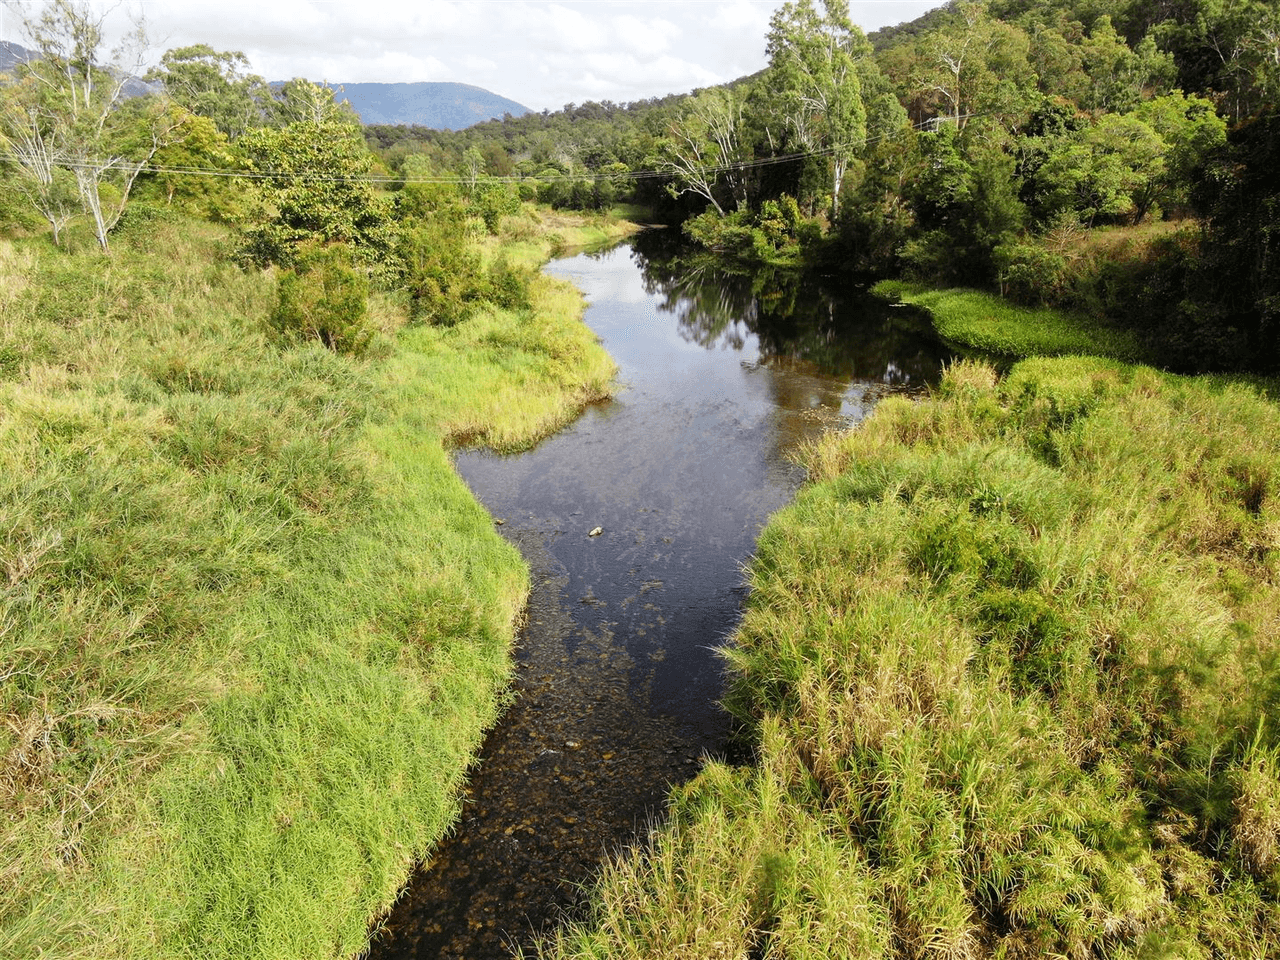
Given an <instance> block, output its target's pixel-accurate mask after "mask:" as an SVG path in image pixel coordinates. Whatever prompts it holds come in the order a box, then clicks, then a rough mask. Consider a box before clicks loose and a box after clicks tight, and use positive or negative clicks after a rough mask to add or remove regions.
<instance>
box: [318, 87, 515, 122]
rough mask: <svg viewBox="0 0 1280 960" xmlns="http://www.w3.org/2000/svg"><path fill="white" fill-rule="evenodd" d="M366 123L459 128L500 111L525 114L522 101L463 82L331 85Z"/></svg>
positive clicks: (495, 117)
mask: <svg viewBox="0 0 1280 960" xmlns="http://www.w3.org/2000/svg"><path fill="white" fill-rule="evenodd" d="M333 86H334V87H335V88H336V89H337V91H338V93H337V97H338V99H339V100H346V101H347V102H348V103H350V104H351V106H352V107H353V108H354V109H355V111H356V113H358V114H360V119H361V120H362V121H363V122H364V123H366V124H372V123H389V124H397V123H403V124H417V125H418V126H422V127H433V128H435V129H436V130H461V129H463V128H464V127H469V126H471V125H472V124H475V123H481V122H482V121H485V120H500V119H501V118H502V115H503V114H506V113H509V114H511V115H512V116H513V117H521V116H524V115H525V114H526V113H529V108H528V107H526V106H524V105H523V104H520V103H516V102H515V101H514V100H508V99H507V98H506V97H500V96H498V95H497V94H496V93H490V92H489V91H488V90H484V89H482V88H480V87H473V86H470V85H469V84H465V83H427V82H423V83H343V84H334V85H333Z"/></svg>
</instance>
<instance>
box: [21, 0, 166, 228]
mask: <svg viewBox="0 0 1280 960" xmlns="http://www.w3.org/2000/svg"><path fill="white" fill-rule="evenodd" d="M10 5H11V6H13V7H15V8H17V9H18V11H19V15H20V16H21V27H22V31H23V33H24V34H25V36H26V38H27V40H28V41H29V42H30V43H31V44H32V45H33V46H34V48H35V51H36V53H37V56H36V57H35V58H33V59H31V60H29V61H27V62H25V63H23V64H20V65H19V66H18V67H17V69H16V71H15V72H16V75H17V80H18V82H17V85H16V87H15V88H14V89H12V90H10V91H6V101H7V102H6V105H5V109H4V111H3V112H2V113H0V123H3V128H0V135H2V137H3V143H4V146H5V147H6V148H7V149H8V150H9V152H10V154H11V155H12V156H13V157H14V159H15V161H16V162H17V163H18V165H19V167H20V169H21V170H22V174H23V176H24V177H25V178H26V180H27V183H28V188H27V193H28V196H30V197H31V198H32V202H33V203H34V204H35V205H36V207H37V209H38V210H40V212H41V215H42V216H44V217H45V219H46V220H48V221H49V223H50V224H51V225H52V227H53V231H54V240H55V242H58V239H59V235H60V232H61V227H62V226H63V225H65V223H66V222H67V220H68V219H69V214H68V206H67V203H66V194H67V189H66V187H67V176H66V175H67V174H70V177H71V179H72V180H73V181H74V183H75V190H76V195H77V197H78V199H79V202H80V206H81V208H82V210H83V211H84V212H86V213H88V214H89V215H90V216H91V218H92V220H93V231H94V237H95V238H96V239H97V241H98V244H99V246H100V247H101V248H102V250H103V251H104V252H105V251H106V250H107V248H108V242H107V234H108V233H109V232H110V231H111V229H112V228H113V227H114V226H115V225H116V223H117V222H118V221H119V219H120V216H121V214H123V213H124V208H125V204H126V203H127V202H128V199H129V192H130V190H131V189H132V187H133V183H134V181H135V180H136V178H137V176H138V174H139V173H140V172H141V170H142V168H143V167H144V166H145V165H146V164H147V162H148V161H149V160H150V159H151V158H152V156H153V155H154V154H155V152H156V151H157V150H158V149H159V148H160V147H161V146H163V145H164V144H165V143H168V142H171V141H172V140H173V139H174V138H175V137H176V136H177V135H178V134H177V133H176V131H177V129H178V127H179V124H180V123H181V114H180V113H178V112H176V111H173V110H171V109H170V108H169V105H168V103H167V102H166V101H165V99H164V98H162V97H157V96H154V95H152V96H145V97H133V98H130V97H128V96H126V94H125V86H126V84H127V83H128V82H129V81H130V79H131V78H132V77H134V76H136V75H137V74H138V73H140V72H141V67H142V63H143V59H144V57H145V54H146V50H147V38H146V31H145V28H144V26H143V25H142V23H141V22H135V23H134V25H133V28H132V29H131V30H130V31H129V33H128V34H127V35H126V37H125V39H124V40H123V41H122V42H121V44H120V45H119V46H118V47H117V48H116V49H115V50H113V51H111V54H110V60H109V61H108V62H106V63H104V62H103V42H104V24H105V15H99V14H97V13H96V12H95V11H94V9H93V8H92V7H90V6H89V5H88V4H85V3H77V2H74V0H51V2H50V3H49V4H47V5H46V6H45V7H44V8H43V10H42V11H41V12H40V13H39V14H38V15H37V14H34V13H33V14H31V15H27V14H26V13H24V12H23V11H22V10H21V8H19V7H18V5H17V4H16V3H13V2H11V0H10Z"/></svg>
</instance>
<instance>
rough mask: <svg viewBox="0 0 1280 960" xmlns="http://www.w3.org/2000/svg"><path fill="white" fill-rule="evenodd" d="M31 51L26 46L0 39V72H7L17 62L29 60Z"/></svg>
mask: <svg viewBox="0 0 1280 960" xmlns="http://www.w3.org/2000/svg"><path fill="white" fill-rule="evenodd" d="M31 57H32V53H31V51H30V50H28V49H27V48H26V47H20V46H18V44H16V43H10V42H9V41H8V40H0V73H8V72H9V71H10V70H12V69H13V68H14V67H16V66H17V65H18V64H20V63H22V62H23V61H25V60H30V59H31Z"/></svg>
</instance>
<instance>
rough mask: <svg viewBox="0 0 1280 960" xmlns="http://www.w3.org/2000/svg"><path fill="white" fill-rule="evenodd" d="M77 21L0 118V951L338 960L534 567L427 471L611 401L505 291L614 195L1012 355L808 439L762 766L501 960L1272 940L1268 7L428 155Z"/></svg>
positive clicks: (761, 709)
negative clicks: (469, 450) (545, 932)
mask: <svg viewBox="0 0 1280 960" xmlns="http://www.w3.org/2000/svg"><path fill="white" fill-rule="evenodd" d="M102 16H103V15H101V14H99V13H97V12H96V8H95V7H91V6H89V5H85V4H81V3H77V2H73V0H52V2H50V3H47V4H45V5H44V6H43V7H42V8H41V9H40V10H39V11H37V12H35V13H32V14H31V15H30V16H28V17H26V18H25V19H24V24H25V28H26V37H25V40H26V43H28V44H29V47H28V48H27V50H28V52H29V53H30V54H31V56H30V58H28V59H25V60H21V59H20V60H17V61H15V63H14V66H13V67H12V69H11V71H10V72H9V74H8V75H7V76H6V77H5V78H4V80H3V82H2V83H0V145H3V152H2V153H0V168H2V171H3V177H2V178H0V530H2V531H3V535H2V536H0V569H2V571H3V579H2V580H0V589H2V590H3V602H2V603H0V814H2V815H0V956H6V957H8V956H13V957H37V956H56V957H94V958H104V957H120V958H165V957H187V956H200V957H210V958H213V957H227V958H249V957H262V958H302V957H318V956H330V957H332V956H338V957H345V956H354V955H356V954H358V953H360V952H361V951H362V950H364V949H365V948H366V946H367V944H368V940H369V936H370V930H371V924H373V923H375V922H376V920H377V918H378V917H379V916H380V915H381V914H382V913H383V912H384V911H385V909H386V908H387V906H388V904H389V903H390V902H391V901H392V900H394V898H395V896H396V893H397V891H398V889H399V888H400V886H401V884H402V883H403V882H404V880H405V878H406V876H407V874H408V872H409V870H410V868H411V866H412V865H413V863H415V862H416V861H418V860H421V859H423V858H429V856H430V851H431V849H432V846H433V845H434V844H435V843H436V842H437V841H438V840H439V839H440V837H441V836H443V834H444V833H445V832H446V831H447V830H448V828H449V826H450V824H451V823H452V822H453V819H454V817H455V815H456V813H457V805H458V795H459V790H460V786H461V784H462V782H463V780H464V778H465V775H466V770H467V767H468V765H469V763H470V762H471V761H472V758H473V756H474V754H475V751H476V749H477V747H478V744H479V742H480V738H481V737H482V735H483V733H484V731H485V730H486V729H487V728H488V727H490V726H491V725H492V724H493V723H494V722H495V721H496V719H497V717H498V716H499V714H500V712H501V709H502V706H503V704H504V702H505V698H506V697H507V695H508V694H507V692H506V691H507V683H508V680H509V677H510V674H511V669H512V663H511V655H510V650H511V645H512V642H513V639H514V634H515V630H516V627H517V625H518V622H519V619H520V616H521V613H522V609H523V604H524V601H525V596H526V592H527V589H528V572H527V568H526V567H525V565H524V563H523V561H522V560H521V558H520V557H519V555H518V554H517V553H516V552H515V550H514V549H513V548H512V547H511V546H510V545H509V544H507V543H506V542H505V541H504V540H502V539H501V538H500V537H499V536H498V535H497V534H496V532H495V530H494V525H493V522H492V519H491V518H490V517H489V516H487V514H486V513H485V512H484V510H483V509H482V508H481V507H480V506H479V505H478V504H477V503H476V502H475V500H474V499H473V498H472V496H471V495H470V493H469V492H468V491H467V490H466V489H465V487H464V486H463V485H462V483H461V481H460V480H459V479H458V477H457V476H456V474H455V472H454V471H453V469H452V466H451V464H450V461H449V455H448V451H449V449H450V448H451V447H453V446H457V445H459V444H485V445H488V446H491V447H494V448H496V449H499V450H517V449H521V448H523V447H527V446H529V445H531V444H533V443H535V442H537V441H538V440H539V439H540V438H542V437H545V436H547V435H548V434H549V433H551V432H553V431H555V430H556V429H558V428H559V427H560V426H562V425H564V424H565V423H567V422H569V421H570V420H572V419H573V417H574V416H576V415H577V413H578V412H579V411H580V410H581V409H582V408H583V407H584V406H585V405H586V404H589V403H591V402H593V401H595V400H598V399H600V398H603V397H606V396H608V394H609V392H610V390H611V389H612V377H613V373H614V368H613V365H612V363H611V361H610V360H609V358H608V357H607V356H606V355H605V353H604V351H603V350H602V348H601V347H600V345H599V344H598V343H597V342H596V341H595V339H594V337H593V336H592V335H591V333H590V331H589V330H588V329H587V328H586V327H585V326H584V325H583V324H582V323H581V319H580V318H581V311H582V300H581V296H580V295H579V294H578V293H577V291H575V290H573V289H572V287H570V286H568V285H567V284H564V283H561V282H558V281H554V280H551V279H548V278H546V277H544V276H541V275H540V274H538V273H537V269H538V267H539V265H540V264H541V263H542V262H544V261H545V260H546V259H547V258H548V257H549V256H551V255H552V253H553V252H555V251H557V250H560V249H563V248H565V247H568V246H572V245H575V244H578V243H585V242H602V241H605V240H608V239H610V238H617V237H620V236H622V235H623V234H624V233H625V232H626V231H627V230H629V229H633V228H632V227H631V225H630V224H629V223H628V222H627V220H626V219H625V217H627V216H630V217H631V218H632V219H644V220H646V221H647V222H654V221H658V222H663V223H666V224H668V225H670V226H671V227H672V228H673V229H680V230H682V231H683V233H684V235H685V236H686V237H687V238H688V240H689V242H690V245H691V246H692V247H693V248H695V249H696V250H698V251H699V252H698V253H697V254H694V255H691V258H692V259H691V262H696V257H697V256H704V257H710V256H714V257H717V258H721V259H731V260H733V261H735V262H736V263H738V264H740V265H743V268H744V269H750V267H751V266H752V265H760V264H767V265H769V266H770V268H771V269H776V268H779V267H786V268H791V269H795V270H802V271H809V272H812V273H815V274H822V275H824V276H826V277H829V278H831V277H834V278H837V279H842V280H846V281H847V282H849V283H850V284H861V285H865V284H867V283H871V282H878V283H879V284H880V285H879V286H878V287H877V288H876V289H877V290H878V291H879V292H880V293H881V294H882V295H884V296H887V297H891V298H894V299H897V300H899V301H900V302H902V303H904V304H914V305H915V306H916V307H918V308H921V309H924V310H926V311H928V312H929V313H930V315H931V316H932V318H933V320H934V323H935V325H936V326H937V328H938V330H939V332H940V333H941V334H942V335H943V336H944V337H945V338H947V339H948V340H949V341H951V342H952V343H955V344H958V345H961V346H965V347H971V348H974V349H975V350H976V351H978V352H980V353H982V354H983V355H984V356H986V355H994V356H996V357H997V358H998V361H999V372H997V369H996V367H995V366H993V365H992V364H991V363H990V362H988V361H987V360H983V359H975V360H966V361H962V362H958V363H957V364H955V365H954V366H953V367H951V368H950V369H949V370H948V371H947V373H946V375H945V378H944V380H943V382H942V384H941V386H940V387H939V388H938V389H937V390H936V391H935V392H934V393H933V394H932V395H931V396H929V397H928V398H926V399H924V400H920V401H908V400H905V399H890V400H886V401H884V402H882V403H881V405H880V406H879V408H878V409H877V411H876V412H875V414H874V415H873V416H872V417H871V418H870V419H869V420H868V421H866V422H865V423H864V424H863V425H862V426H861V427H860V428H858V429H856V430H854V431H851V432H840V433H832V434H831V435H829V436H827V437H826V438H825V439H824V440H822V441H821V442H820V443H818V444H816V445H815V446H813V447H812V448H810V449H809V450H808V451H807V452H806V454H805V456H804V460H805V466H806V467H807V469H808V471H809V476H810V483H809V484H808V485H807V486H806V487H805V489H804V490H803V491H802V492H801V494H800V496H799V497H798V499H797V500H796V502H795V503H794V504H793V505H791V506H790V507H788V508H787V509H785V510H783V511H782V512H780V513H779V514H778V515H777V516H776V517H775V518H774V519H773V520H772V521H771V522H770V524H769V526H768V527H767V528H766V530H765V532H764V534H763V535H762V538H761V540H760V544H759V551H758V555H757V556H756V558H755V559H754V561H753V562H752V564H751V569H750V572H749V580H750V585H751V592H750V595H749V599H748V601H747V603H746V610H745V616H744V620H743V621H742V623H741V625H740V627H739V629H738V631H737V634H736V636H735V637H734V639H733V641H732V643H731V644H730V645H729V646H728V647H727V649H726V651H725V656H726V658H727V660H728V662H729V664H730V665H731V674H732V682H731V686H730V690H729V696H728V702H727V705H728V707H729V709H730V710H731V711H732V712H733V713H734V714H735V716H736V717H737V718H738V719H739V720H740V721H741V722H742V725H743V731H744V732H743V736H744V737H745V738H746V740H747V742H748V745H749V746H750V748H751V750H752V752H753V757H754V759H753V761H752V762H751V763H748V764H745V765H741V766H731V765H727V764H723V763H718V762H717V763H708V764H707V765H706V766H705V767H704V768H703V770H702V771H701V773H700V774H699V775H698V776H697V777H696V778H695V779H693V780H691V781H690V782H689V783H687V784H685V785H684V786H682V787H679V788H677V789H676V790H675V792H674V793H673V796H672V802H671V810H670V818H669V820H668V821H667V822H666V823H665V824H664V825H662V826H661V827H660V828H659V829H657V830H655V831H654V833H653V834H652V835H651V837H650V838H649V841H648V842H647V844H645V845H644V846H643V848H642V849H638V850H635V851H631V852H629V853H628V854H627V855H625V856H620V857H619V858H618V859H617V860H616V861H615V862H612V863H610V864H608V865H607V866H606V867H604V868H603V875H602V877H601V880H600V885H599V888H598V891H597V894H596V899H595V905H594V907H593V909H592V912H591V914H590V916H587V917H583V918H580V919H579V921H578V922H576V923H572V924H567V925H566V926H564V927H563V928H562V929H561V930H559V931H557V932H554V933H552V934H550V935H549V936H548V937H547V938H546V939H545V940H544V941H543V942H542V943H541V944H540V945H538V946H537V947H535V948H532V949H533V950H534V951H535V952H537V953H538V954H539V955H541V956H545V957H583V958H585V957H592V958H603V957H630V958H635V957H653V958H678V957H687V958H691V960H692V958H714V957H723V958H726V960H728V958H743V957H772V958H783V957H786V958H796V960H799V958H806V957H813V958H836V957H850V958H852V957H876V958H880V957H883V958H926V957H936V958H968V957H992V958H1007V960H1014V958H1031V957H1047V956H1059V957H1071V958H1082V957H1096V958H1102V957H1106V958H1117V960H1119V958H1134V960H1138V958H1158V957H1168V958H1174V957H1179V958H1183V957H1185V958H1205V960H1209V958H1227V957H1232V958H1235V957H1259V958H1261V957H1274V956H1277V955H1280V766H1278V764H1280V732H1278V731H1277V729H1276V725H1275V715H1276V710H1277V703H1276V698H1277V696H1278V695H1280V657H1278V656H1277V652H1278V651H1280V589H1278V584H1280V449H1278V447H1280V409H1278V408H1277V406H1276V403H1275V401H1274V399H1273V397H1274V390H1275V384H1276V381H1275V379H1274V377H1275V376H1276V375H1277V374H1278V373H1280V340H1278V339H1277V333H1276V331H1277V328H1276V321H1277V316H1278V312H1277V311H1278V310H1280V250H1278V249H1277V240H1276V237H1277V236H1280V231H1278V230H1277V224H1280V181H1277V180H1276V178H1275V170H1276V169H1277V168H1278V164H1277V158H1278V157H1280V150H1278V147H1280V116H1278V115H1277V113H1276V106H1275V104H1276V102H1277V97H1280V56H1278V55H1277V52H1278V51H1280V46H1278V45H1277V44H1278V42H1280V41H1277V37H1280V19H1278V18H1280V14H1278V13H1277V10H1276V7H1275V5H1274V4H1269V3H1262V2H1255V0H1236V2H1233V3H1225V4H1224V3H1218V2H1214V0H1181V2H1179V3H1174V4H1156V3H1153V2H1151V0H1114V2H1102V3H1090V2H1083V0H1043V2H1038V3H1026V2H1020V0H985V2H969V0H953V2H951V3H948V4H946V5H945V6H942V7H939V8H938V9H936V10H934V11H932V12H930V13H929V14H926V15H925V16H924V17H922V18H920V19H919V20H917V21H914V22H912V23H910V24H904V25H902V26H900V27H898V28H893V29H886V30H882V31H880V32H878V33H877V34H874V35H872V36H871V37H866V36H864V35H863V33H862V31H861V30H859V28H858V27H856V26H855V25H854V24H853V23H852V22H851V20H850V13H849V8H848V4H847V3H845V2H843V0H790V2H786V3H783V4H781V5H780V6H779V7H778V9H777V11H776V12H775V14H774V16H773V20H772V22H771V26H770V29H769V32H768V35H767V36H766V37H765V38H763V42H764V44H765V46H766V49H767V51H768V57H769V66H768V68H767V69H766V70H765V71H764V72H763V73H762V74H760V75H757V76H754V77H748V78H743V79H742V80H740V81H738V82H736V83H733V84H729V85H726V86H723V87H716V88H711V89H706V90H699V91H692V92H690V93H689V94H687V95H680V96H673V97H668V98H665V99H662V100H651V101H644V102H639V103H633V104H626V105H621V104H613V103H608V102H606V103H594V102H592V103H585V104H582V105H573V104H570V105H569V106H567V107H566V108H565V109H564V110H563V111H558V112H556V113H549V112H543V113H541V114H538V113H529V114H525V115H523V116H519V117H507V118H505V119H504V120H502V121H490V122H487V123H481V124H476V125H474V126H471V127H468V128H467V129H465V130H459V131H440V130H427V129H425V128H420V127H412V126H385V125H383V126H368V127H362V126H361V124H360V123H359V121H358V119H357V118H356V117H355V115H354V114H353V113H352V111H351V110H350V108H349V106H348V105H344V104H343V103H342V101H341V99H340V97H336V96H335V92H334V90H333V89H331V88H328V87H326V86H323V85H317V84H314V83H311V82H309V81H307V80H304V79H300V78H299V79H295V80H293V81H290V82H289V83H287V84H283V85H280V86H274V87H273V86H271V85H268V84H266V83H265V82H263V81H262V79H261V78H259V77H256V76H254V75H252V74H251V73H249V64H248V62H247V60H246V59H245V58H244V56H243V55H242V54H239V53H235V52H222V51H216V50H214V49H212V48H211V47H207V46H193V47H185V48H180V49H175V50H170V51H168V52H166V53H164V54H163V55H162V56H161V57H160V58H159V60H158V62H154V63H152V62H150V61H148V60H147V53H146V50H145V45H144V44H143V40H144V39H145V38H144V37H142V36H141V34H138V35H137V36H136V37H135V39H136V40H137V41H138V43H137V45H136V46H135V47H130V46H129V45H128V44H125V45H123V46H122V47H120V48H119V50H118V51H117V52H116V56H115V59H114V60H113V61H111V62H108V61H110V60H111V58H110V57H109V56H108V54H107V51H106V50H105V47H104V45H103V41H102V37H103V19H102ZM140 79H145V80H146V81H147V83H146V85H142V84H140V83H139V82H138V81H139V80H140ZM622 204H627V206H621V205H622ZM1015 361H1016V362H1015Z"/></svg>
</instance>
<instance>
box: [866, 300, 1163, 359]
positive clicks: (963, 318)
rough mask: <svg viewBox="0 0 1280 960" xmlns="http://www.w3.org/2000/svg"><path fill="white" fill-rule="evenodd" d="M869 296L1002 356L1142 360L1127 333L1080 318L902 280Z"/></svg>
mask: <svg viewBox="0 0 1280 960" xmlns="http://www.w3.org/2000/svg"><path fill="white" fill-rule="evenodd" d="M871 292H872V293H874V294H876V295H877V296H880V297H883V298H884V299H886V300H892V301H896V302H900V303H908V304H911V306H913V307H917V308H918V309H921V310H923V311H925V312H926V313H927V314H928V315H929V317H930V319H931V320H932V321H933V326H934V329H936V330H937V331H938V334H939V335H940V336H942V337H943V338H944V339H946V340H948V341H950V342H951V343H954V344H957V345H959V346H961V347H970V348H972V349H975V350H980V351H982V352H984V353H986V354H998V355H1001V356H1006V357H1034V356H1041V357H1060V356H1071V355H1078V356H1095V357H1109V358H1111V359H1113V360H1124V361H1128V362H1135V361H1141V360H1144V359H1147V358H1146V356H1145V354H1144V350H1143V348H1142V344H1141V342H1140V341H1139V339H1138V338H1137V337H1136V336H1135V335H1134V334H1133V333H1132V332H1131V331H1128V330H1121V329H1119V328H1118V327H1114V326H1110V325H1107V324H1104V323H1100V322H1098V321H1096V320H1093V319H1091V318H1089V317H1087V316H1085V315H1083V314H1077V313H1066V312H1064V311H1061V310H1054V309H1052V308H1049V307H1024V306H1020V305H1018V304H1014V303H1010V302H1009V301H1007V300H1004V299H1002V298H1000V297H997V296H995V295H994V294H991V293H985V292H983V291H981V290H966V289H955V288H952V289H946V290H936V289H931V288H929V287H926V286H924V285H922V284H914V283H908V282H906V281H904V280H882V281H880V282H879V283H877V284H876V285H875V286H874V287H872V288H871Z"/></svg>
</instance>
